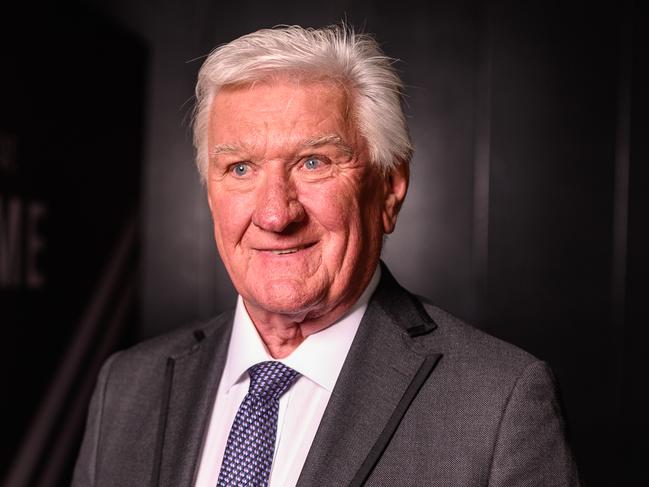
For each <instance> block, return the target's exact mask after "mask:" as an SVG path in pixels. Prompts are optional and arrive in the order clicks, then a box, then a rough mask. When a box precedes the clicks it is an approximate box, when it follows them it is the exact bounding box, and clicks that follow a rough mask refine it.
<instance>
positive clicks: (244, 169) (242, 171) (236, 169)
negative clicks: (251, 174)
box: [232, 162, 250, 176]
mask: <svg viewBox="0 0 649 487" xmlns="http://www.w3.org/2000/svg"><path fill="white" fill-rule="evenodd" d="M249 170H250V166H249V165H248V164H245V163H243V162H240V163H238V164H235V165H234V166H232V172H233V173H234V175H235V176H245V175H246V174H248V171H249Z"/></svg>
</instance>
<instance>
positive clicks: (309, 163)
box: [304, 157, 322, 171]
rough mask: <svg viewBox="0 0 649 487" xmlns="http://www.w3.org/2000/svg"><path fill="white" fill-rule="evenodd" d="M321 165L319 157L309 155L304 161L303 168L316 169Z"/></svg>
mask: <svg viewBox="0 0 649 487" xmlns="http://www.w3.org/2000/svg"><path fill="white" fill-rule="evenodd" d="M321 165H322V161H321V160H320V159H316V158H315V157H309V158H308V159H307V160H306V161H304V167H305V169H308V170H310V171H313V170H314V169H318V168H319V167H320V166H321Z"/></svg>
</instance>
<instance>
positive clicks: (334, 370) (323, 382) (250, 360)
mask: <svg viewBox="0 0 649 487" xmlns="http://www.w3.org/2000/svg"><path fill="white" fill-rule="evenodd" d="M380 278H381V267H380V266H377V267H376V269H375V270H374V274H373V275H372V279H371V280H370V282H369V284H368V285H367V287H366V288H365V291H363V294H361V296H360V298H358V300H357V301H356V303H354V305H353V306H352V307H351V308H350V309H349V310H348V311H347V313H345V315H343V316H342V317H341V318H339V319H338V321H336V322H335V323H333V324H332V325H331V326H329V327H327V328H325V329H324V330H321V331H319V332H317V333H314V334H313V335H309V336H308V337H307V338H306V339H305V340H304V341H303V342H302V343H301V344H300V345H299V346H298V347H297V348H296V349H295V350H294V351H293V353H291V355H289V356H288V357H285V358H283V359H281V360H279V361H280V362H282V363H283V364H285V365H287V366H288V367H291V368H292V369H294V370H296V371H297V372H299V373H300V374H301V375H302V376H304V377H306V378H307V379H309V380H311V381H313V382H315V383H316V384H318V385H319V386H321V387H323V388H325V389H326V390H328V391H329V392H331V391H332V390H333V388H334V385H335V384H336V380H337V379H338V375H339V374H340V370H341V369H342V366H343V363H344V362H345V358H346V357H347V353H348V352H349V348H350V347H351V344H352V341H353V340H354V336H355V335H356V331H357V330H358V326H359V325H360V322H361V319H362V318H363V314H365V310H366V309H367V305H368V303H369V301H370V298H371V297H372V294H373V293H374V291H375V289H376V286H377V285H378V283H379V280H380ZM267 360H275V359H273V357H272V356H271V355H270V354H269V353H268V350H267V349H266V345H265V344H264V342H263V340H262V339H261V337H260V336H259V333H257V329H256V328H255V325H254V324H253V322H252V320H251V318H250V315H249V314H248V311H247V310H246V307H245V305H244V303H243V299H242V298H241V296H239V297H238V298H237V307H236V310H235V313H234V325H233V328H232V337H231V338H230V345H229V348H228V357H227V361H226V365H225V369H224V371H223V377H222V379H221V380H222V381H224V385H225V386H226V387H225V390H226V391H229V390H230V389H231V388H232V386H233V385H235V384H236V383H238V382H241V381H244V380H246V379H247V378H248V375H247V374H246V371H247V370H248V369H249V368H250V367H252V366H253V365H255V364H257V363H259V362H264V361H267Z"/></svg>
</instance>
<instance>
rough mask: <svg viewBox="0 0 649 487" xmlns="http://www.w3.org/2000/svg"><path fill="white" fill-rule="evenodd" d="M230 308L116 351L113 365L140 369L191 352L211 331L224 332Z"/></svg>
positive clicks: (229, 318) (214, 332)
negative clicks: (206, 319)
mask: <svg viewBox="0 0 649 487" xmlns="http://www.w3.org/2000/svg"><path fill="white" fill-rule="evenodd" d="M232 317H233V311H232V310H228V311H225V312H223V313H221V314H219V315H218V316H216V317H214V318H212V319H211V320H209V321H205V322H194V323H190V324H186V325H184V326H181V327H179V328H176V329H174V330H172V331H168V332H166V333H163V334H161V335H157V336H154V337H152V338H148V339H145V340H143V341H141V342H139V343H137V344H135V345H133V346H132V347H130V348H127V349H125V350H122V351H119V352H117V353H116V354H115V355H114V356H113V358H112V360H111V361H112V362H114V364H113V365H114V366H118V367H120V368H122V367H123V368H127V369H130V370H136V369H135V367H137V370H141V369H142V368H146V367H147V366H152V367H156V368H157V367H158V366H159V365H160V364H161V363H163V364H164V363H165V362H166V361H167V360H168V359H169V358H174V359H176V358H181V357H183V356H184V355H187V354H190V353H192V352H193V351H194V350H195V349H196V347H197V346H199V344H200V343H201V342H203V341H204V340H206V339H210V338H213V337H214V336H215V335H223V336H227V335H228V334H227V331H228V329H229V327H230V325H231V324H232Z"/></svg>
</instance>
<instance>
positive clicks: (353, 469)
mask: <svg viewBox="0 0 649 487" xmlns="http://www.w3.org/2000/svg"><path fill="white" fill-rule="evenodd" d="M231 326H232V313H226V314H223V315H221V316H219V317H217V318H216V319H214V320H213V321H211V322H209V323H207V324H206V325H204V326H200V327H194V328H193V329H191V330H190V329H182V330H179V331H175V332H173V333H171V334H169V335H166V336H163V337H159V338H156V339H153V340H150V341H147V342H144V343H142V344H139V345H137V346H136V347H134V348H132V349H130V350H126V351H124V352H120V353H118V354H116V355H114V356H113V357H111V358H110V359H109V360H108V361H107V362H106V364H105V365H104V367H103V369H102V371H101V373H100V376H99V380H98V384H97V387H96V390H95V393H94V396H93V399H92V403H91V406H90V412H89V416H88V424H87V429H86V433H85V438H84V441H83V446H82V448H81V453H80V455H79V458H78V461H77V466H76V469H75V476H74V481H73V485H74V486H75V487H81V486H97V487H105V486H119V487H127V486H137V487H142V486H157V485H160V486H173V487H180V486H190V485H192V483H193V480H194V477H195V475H196V471H197V465H198V461H199V458H200V450H201V445H202V441H203V436H204V434H205V430H206V426H207V424H208V420H209V417H210V412H211V407H212V405H213V403H214V397H215V394H216V390H217V387H218V383H219V379H220V376H221V372H222V370H223V366H224V361H225V356H226V350H227V345H228V339H229V336H230V331H231ZM555 389H556V388H555V382H554V379H553V376H552V373H551V371H550V370H549V369H548V367H547V366H546V365H545V364H544V363H543V362H541V361H539V360H537V359H536V358H534V357H532V356H531V355H529V354H527V353H526V352H523V351H522V350H519V349H518V348H516V347H514V346H512V345H509V344H506V343H504V342H502V341H500V340H497V339H495V338H492V337H490V336H488V335H486V334H484V333H482V332H480V331H478V330H476V329H474V328H472V327H470V326H468V325H466V324H464V323H462V322H460V321H459V320H457V319H456V318H454V317H452V316H450V315H449V314H447V313H445V312H444V311H442V310H440V309H439V308H436V307H434V306H432V305H429V304H425V303H422V302H421V301H420V300H419V299H418V298H416V297H414V296H413V295H411V294H410V293H408V292H407V291H405V290H404V289H403V288H401V287H400V286H399V285H398V284H397V282H396V281H395V280H394V278H393V277H392V276H391V275H390V273H389V271H388V270H387V269H386V268H385V266H384V267H383V274H382V279H381V282H380V284H379V286H378V288H377V291H376V292H375V294H374V296H373V298H372V300H371V302H370V304H369V306H368V309H367V311H366V313H365V316H364V317H363V320H362V322H361V325H360V327H359V330H358V333H357V335H356V337H355V339H354V342H353V344H352V347H351V350H350V352H349V355H348V356H347V360H346V361H345V364H344V366H343V369H342V371H341V373H340V377H339V379H338V382H337V383H336V386H335V388H334V391H333V393H332V396H331V400H330V401H329V404H328V406H327V409H326V411H325V413H324V416H323V418H322V422H321V424H320V427H319V429H318V432H317V434H316V437H315V439H314V441H313V445H312V447H311V450H310V452H309V455H308V457H307V460H306V463H305V465H304V468H303V470H302V473H301V476H300V479H299V481H298V486H303V487H306V486H347V485H367V486H444V487H453V486H463V487H464V486H466V487H470V486H471V487H472V486H493V487H495V486H498V487H505V486H574V485H578V484H579V481H578V478H577V470H576V467H575V464H574V462H573V458H572V455H571V452H570V450H569V448H568V446H567V444H566V439H565V434H564V423H563V419H562V416H561V411H560V407H559V404H558V401H557V397H556V393H555Z"/></svg>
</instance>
